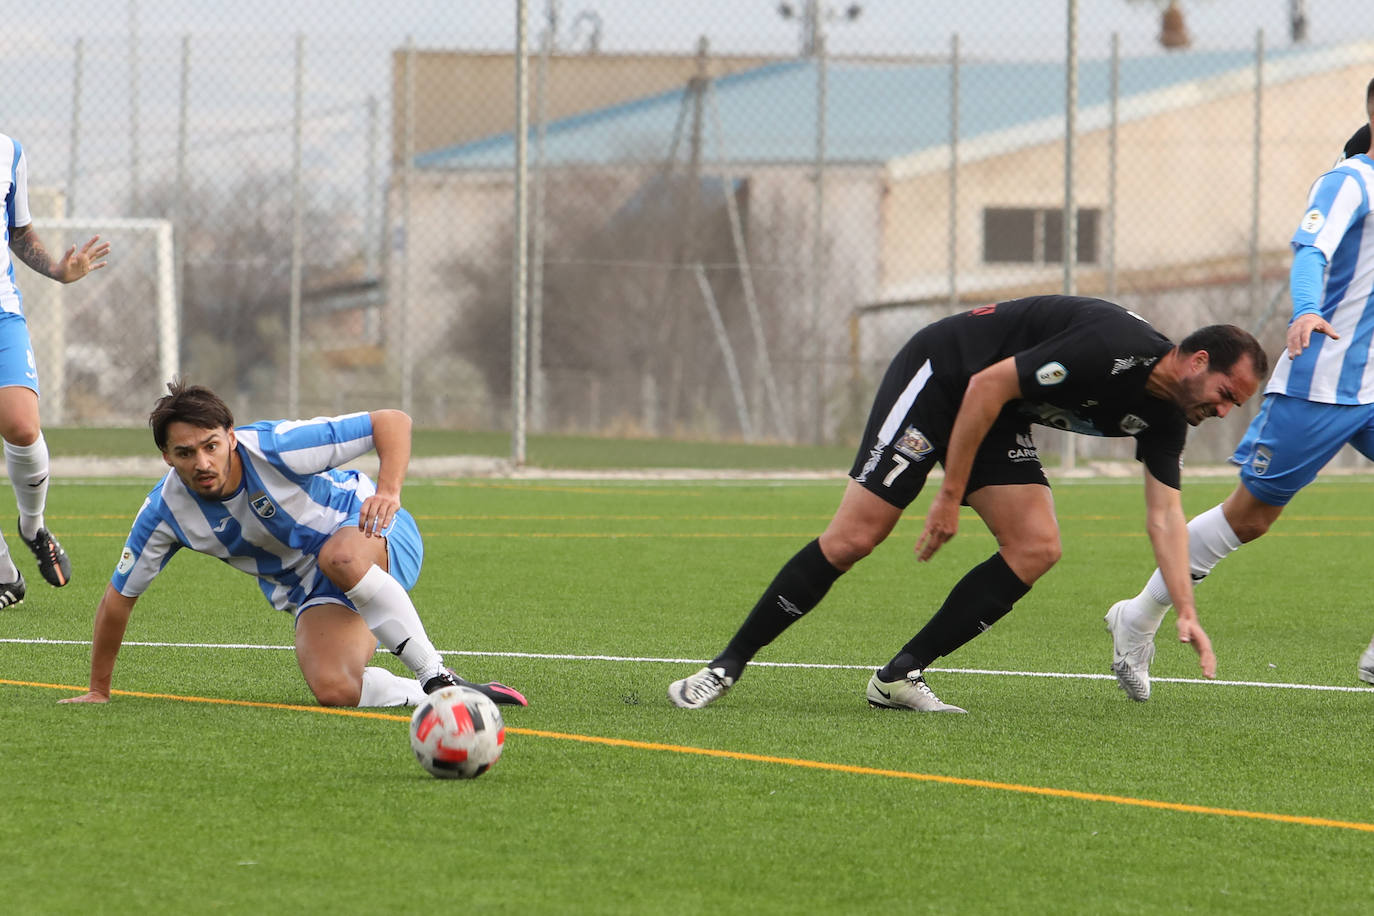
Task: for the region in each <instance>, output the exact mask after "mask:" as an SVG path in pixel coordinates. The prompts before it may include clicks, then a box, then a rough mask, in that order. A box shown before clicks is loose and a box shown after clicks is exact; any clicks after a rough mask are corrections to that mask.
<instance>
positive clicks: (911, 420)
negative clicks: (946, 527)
mask: <svg viewBox="0 0 1374 916" xmlns="http://www.w3.org/2000/svg"><path fill="white" fill-rule="evenodd" d="M924 344H925V342H924V341H923V340H922V338H921V335H919V334H918V335H917V336H915V337H913V338H912V339H911V340H910V341H908V342H907V344H906V346H904V347H903V348H902V350H901V352H899V353H898V354H897V356H896V357H895V358H894V359H893V360H892V364H891V365H889V366H888V368H887V373H886V374H885V375H884V376H883V381H882V384H881V385H879V386H878V393H877V395H876V396H875V397H874V399H873V408H872V410H871V411H870V412H869V415H868V425H867V426H866V427H865V428H864V436H863V440H862V441H861V442H860V444H859V451H858V454H856V455H855V456H854V465H853V467H851V468H850V469H849V476H850V477H851V478H853V479H854V481H855V482H856V483H858V484H860V485H861V486H862V487H863V488H864V489H865V490H868V491H869V492H870V493H873V494H874V495H875V496H878V497H879V498H880V499H882V500H883V501H884V502H887V503H890V504H892V505H893V506H896V507H897V508H898V509H905V508H906V507H907V506H909V505H910V504H911V501H912V500H914V499H915V498H916V497H917V495H919V494H920V492H921V488H922V487H924V486H925V482H926V477H927V476H928V475H929V474H930V469H931V468H932V467H933V466H934V464H935V462H937V461H938V462H940V463H941V464H944V460H945V449H946V448H947V447H948V446H949V434H950V431H951V430H952V429H953V427H954V417H955V415H956V414H957V413H958V411H959V404H960V402H961V401H962V400H963V396H964V386H965V385H966V384H967V382H966V381H965V380H963V379H959V380H958V381H957V383H954V384H952V383H951V380H949V379H945V378H942V377H941V376H940V375H939V374H937V373H936V372H935V369H934V365H933V362H934V361H935V360H937V359H938V358H939V357H938V354H932V353H931V352H930V348H929V347H928V346H925V345H924ZM956 384H957V388H958V390H957V391H956V390H954V389H955V387H956ZM1001 484H1040V485H1042V486H1049V480H1048V479H1047V478H1046V477H1045V469H1044V467H1043V466H1042V465H1041V464H1040V455H1039V453H1038V452H1037V451H1036V447H1035V440H1034V438H1033V437H1032V435H1031V428H1030V421H1029V420H1028V419H1027V418H1025V417H1022V416H1021V415H1020V414H1018V413H1017V412H1016V411H1015V410H1014V409H1013V408H1010V407H1009V408H1007V409H1006V410H1003V411H1002V413H1001V414H1000V415H999V416H998V417H997V419H996V421H994V423H993V424H992V428H991V429H990V430H988V434H987V436H986V437H985V438H984V439H983V443H982V445H981V446H979V448H978V452H977V454H975V455H974V457H973V469H972V471H971V472H970V474H969V480H968V486H967V487H966V488H965V490H964V502H965V503H967V497H968V494H969V493H972V492H973V491H974V490H978V489H980V488H982V487H987V486H995V485H1001Z"/></svg>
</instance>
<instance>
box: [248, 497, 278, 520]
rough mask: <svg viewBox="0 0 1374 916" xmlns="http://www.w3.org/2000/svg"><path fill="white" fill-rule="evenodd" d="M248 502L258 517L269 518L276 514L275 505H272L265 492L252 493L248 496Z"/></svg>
mask: <svg viewBox="0 0 1374 916" xmlns="http://www.w3.org/2000/svg"><path fill="white" fill-rule="evenodd" d="M248 504H249V505H250V506H252V507H253V511H254V512H256V513H257V514H258V518H271V517H272V516H274V515H276V514H277V507H276V506H274V505H272V500H271V499H269V498H268V497H267V494H266V493H254V494H253V495H252V496H250V497H248Z"/></svg>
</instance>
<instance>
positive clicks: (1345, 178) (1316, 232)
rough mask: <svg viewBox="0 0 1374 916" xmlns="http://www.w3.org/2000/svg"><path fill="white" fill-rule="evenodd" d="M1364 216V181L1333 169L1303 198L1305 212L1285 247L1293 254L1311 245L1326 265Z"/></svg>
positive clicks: (1367, 202)
mask: <svg viewBox="0 0 1374 916" xmlns="http://www.w3.org/2000/svg"><path fill="white" fill-rule="evenodd" d="M1368 213H1369V199H1368V198H1367V197H1366V195H1365V190H1364V182H1362V181H1360V180H1358V179H1357V178H1356V177H1355V175H1354V174H1352V173H1351V172H1350V171H1349V170H1347V169H1340V168H1338V169H1334V170H1332V171H1330V172H1327V173H1326V174H1325V175H1323V176H1322V177H1320V178H1318V179H1317V180H1316V182H1315V183H1314V184H1313V185H1312V190H1311V192H1309V194H1308V195H1307V212H1306V213H1305V214H1303V217H1302V222H1301V223H1299V224H1298V230H1297V231H1296V232H1294V233H1293V238H1292V239H1291V240H1290V241H1289V244H1290V245H1292V246H1293V250H1294V251H1295V252H1296V251H1298V250H1299V249H1301V248H1302V247H1303V246H1304V245H1311V246H1312V247H1313V248H1316V249H1317V250H1318V251H1320V252H1321V253H1322V255H1323V256H1324V257H1325V258H1326V262H1327V263H1328V264H1329V263H1331V258H1332V256H1333V255H1334V254H1335V253H1336V246H1338V245H1339V244H1340V243H1341V239H1342V238H1344V237H1345V233H1346V232H1347V231H1348V230H1349V229H1350V227H1351V226H1353V225H1354V224H1355V222H1356V221H1357V220H1360V219H1363V218H1364V217H1365V216H1366V215H1367V214H1368Z"/></svg>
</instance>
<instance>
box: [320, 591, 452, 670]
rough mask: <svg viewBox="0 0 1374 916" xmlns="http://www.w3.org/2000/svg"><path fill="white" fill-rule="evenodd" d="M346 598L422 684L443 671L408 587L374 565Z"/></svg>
mask: <svg viewBox="0 0 1374 916" xmlns="http://www.w3.org/2000/svg"><path fill="white" fill-rule="evenodd" d="M344 594H346V595H348V600H349V601H351V602H353V606H354V607H355V608H357V609H358V613H359V614H360V615H361V616H362V618H363V620H364V621H365V622H366V623H367V626H368V629H370V630H371V631H372V632H373V634H375V635H376V637H377V639H378V640H379V641H380V642H381V644H382V645H384V646H386V647H387V648H388V649H390V650H391V652H392V654H393V655H395V656H396V657H397V658H399V659H400V660H401V661H402V662H404V663H405V666H406V667H407V668H409V669H410V670H411V671H414V672H415V676H416V677H417V678H419V679H420V682H421V683H423V682H424V681H426V680H428V679H429V678H431V677H433V676H434V675H436V674H438V673H439V672H440V671H441V670H443V667H444V660H443V657H442V656H440V655H439V652H438V650H437V649H435V648H434V644H433V643H431V642H430V641H429V636H428V634H426V633H425V626H424V624H423V623H421V622H420V615H419V613H418V612H417V611H416V610H415V605H414V603H413V602H412V601H411V600H410V595H409V594H408V593H407V592H406V590H405V586H403V585H401V583H400V582H397V581H396V579H394V578H393V577H392V576H391V574H389V573H388V572H386V570H384V569H382V568H381V567H380V566H377V565H376V564H373V565H372V566H371V567H369V568H368V570H367V572H366V573H364V574H363V577H362V578H361V579H359V580H358V584H357V585H355V586H353V587H352V588H350V589H348V590H347V591H346V592H345V593H344Z"/></svg>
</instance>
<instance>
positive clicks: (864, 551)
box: [821, 531, 881, 570]
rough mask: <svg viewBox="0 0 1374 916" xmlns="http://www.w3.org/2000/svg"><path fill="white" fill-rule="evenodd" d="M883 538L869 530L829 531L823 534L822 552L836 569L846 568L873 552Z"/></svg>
mask: <svg viewBox="0 0 1374 916" xmlns="http://www.w3.org/2000/svg"><path fill="white" fill-rule="evenodd" d="M880 540H881V539H880V538H875V537H873V536H872V535H871V534H870V533H869V532H863V531H851V532H846V533H843V534H838V533H833V532H829V531H827V532H826V533H825V534H823V535H821V553H823V554H825V558H826V560H828V561H829V562H830V565H832V566H834V567H835V568H836V569H841V570H846V569H849V567H851V566H853V565H854V564H855V563H857V562H859V561H860V560H862V559H863V558H864V557H866V556H868V555H869V554H870V553H872V552H873V549H874V548H875V547H877V546H878V543H879V541H880Z"/></svg>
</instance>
